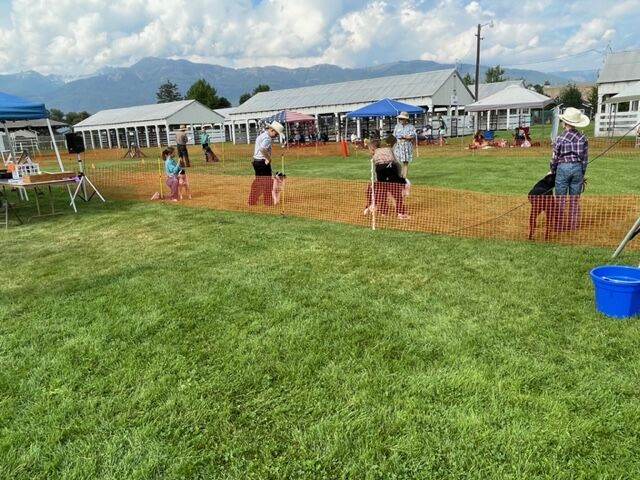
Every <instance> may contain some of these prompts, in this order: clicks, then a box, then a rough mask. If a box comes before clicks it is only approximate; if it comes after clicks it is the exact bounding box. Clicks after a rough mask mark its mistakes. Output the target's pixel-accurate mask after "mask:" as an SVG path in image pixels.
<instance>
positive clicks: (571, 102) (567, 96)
mask: <svg viewBox="0 0 640 480" xmlns="http://www.w3.org/2000/svg"><path fill="white" fill-rule="evenodd" d="M558 99H559V102H560V103H561V104H562V106H563V107H564V108H567V107H574V108H578V109H580V108H582V93H580V90H578V87H576V84H575V83H570V84H569V85H567V86H566V87H564V88H563V89H562V90H560V96H559V97H558Z"/></svg>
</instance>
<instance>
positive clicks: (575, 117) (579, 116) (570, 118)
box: [560, 107, 589, 127]
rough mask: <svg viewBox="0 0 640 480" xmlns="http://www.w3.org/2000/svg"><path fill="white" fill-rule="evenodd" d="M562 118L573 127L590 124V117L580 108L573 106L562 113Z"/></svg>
mask: <svg viewBox="0 0 640 480" xmlns="http://www.w3.org/2000/svg"><path fill="white" fill-rule="evenodd" d="M560 120H562V121H563V122H564V123H566V124H567V125H571V126H572V127H586V126H587V125H589V117H587V116H586V115H583V113H582V112H581V111H580V110H578V109H577V108H573V107H569V108H567V109H566V110H565V111H564V113H563V114H562V115H560Z"/></svg>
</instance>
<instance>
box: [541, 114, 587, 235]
mask: <svg viewBox="0 0 640 480" xmlns="http://www.w3.org/2000/svg"><path fill="white" fill-rule="evenodd" d="M560 120H561V121H562V123H563V124H564V132H562V134H560V135H559V136H558V138H556V140H555V142H554V145H553V155H552V157H551V162H550V169H551V173H555V174H556V185H555V186H556V196H557V199H556V200H557V201H556V208H557V216H556V218H557V225H556V228H557V230H576V229H577V228H578V218H579V216H580V204H579V200H580V193H582V187H583V184H584V174H585V172H586V171H587V163H588V161H589V142H588V140H587V137H586V135H584V134H583V133H581V132H579V131H578V130H576V127H578V128H582V127H586V126H587V125H589V117H587V116H586V115H583V114H582V113H581V112H580V110H578V109H576V108H573V107H569V108H567V109H566V110H565V111H564V113H563V114H562V115H560ZM567 194H569V219H568V223H565V222H564V204H565V197H566V195H567Z"/></svg>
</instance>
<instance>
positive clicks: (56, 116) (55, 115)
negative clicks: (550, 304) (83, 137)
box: [49, 108, 64, 122]
mask: <svg viewBox="0 0 640 480" xmlns="http://www.w3.org/2000/svg"><path fill="white" fill-rule="evenodd" d="M49 118H50V119H51V120H55V121H56V122H64V113H63V111H62V110H58V109H57V108H52V109H50V110H49Z"/></svg>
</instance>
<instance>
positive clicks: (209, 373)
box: [0, 152, 640, 479]
mask: <svg viewBox="0 0 640 480" xmlns="http://www.w3.org/2000/svg"><path fill="white" fill-rule="evenodd" d="M601 160H602V161H600V160H599V161H597V162H594V163H593V165H592V166H590V170H589V172H590V174H589V176H590V179H591V180H590V185H589V192H593V193H594V194H599V193H616V192H629V193H637V192H638V187H637V185H638V184H639V181H640V172H638V167H637V166H636V163H637V162H634V161H633V159H630V158H628V157H623V156H615V155H612V156H609V157H607V158H603V159H601ZM238 161H240V160H238ZM367 161H368V160H367V158H366V157H364V156H362V157H349V158H347V159H344V158H341V157H337V156H336V157H329V158H324V159H318V158H311V159H304V158H289V159H287V162H288V163H287V171H288V173H289V174H290V175H309V176H321V177H327V178H331V177H332V176H340V177H342V178H366V174H367V169H366V168H367ZM547 161H548V159H547V158H543V157H542V156H541V157H540V158H509V159H505V158H500V157H496V156H486V155H477V156H471V157H470V156H469V155H468V154H465V153H460V155H459V156H458V153H455V154H454V153H451V152H449V154H448V155H447V156H446V158H443V157H442V156H441V157H440V158H438V157H437V156H436V155H434V156H433V157H428V156H426V157H425V158H421V159H420V160H419V161H417V162H416V163H415V165H413V166H412V171H413V173H414V177H413V178H414V179H415V180H414V181H416V182H419V183H425V184H432V185H438V186H447V187H452V188H463V189H469V190H479V191H489V192H507V193H514V194H515V193H518V194H521V193H523V192H526V191H527V190H528V189H529V188H530V187H531V185H532V183H533V182H534V181H535V180H536V179H537V178H538V177H539V176H541V175H542V174H544V172H545V171H546V162H547ZM363 166H364V168H363ZM219 167H220V166H216V167H215V168H219ZM246 167H247V168H246V169H247V174H250V171H249V168H248V165H247V166H246ZM363 172H364V176H363ZM410 172H411V171H410ZM58 200H59V202H60V204H61V206H63V204H64V201H65V199H64V198H63V197H59V198H58ZM79 209H80V213H79V214H78V215H71V214H67V215H62V216H60V217H56V218H48V219H42V220H39V221H36V222H32V223H28V224H26V225H24V226H21V227H12V228H10V229H9V230H8V231H6V232H3V233H1V234H0V248H1V249H2V251H3V256H2V258H3V271H4V281H3V282H2V285H1V287H0V296H1V298H2V302H0V362H1V363H0V364H1V366H2V368H1V369H0V432H1V435H0V478H7V479H9V478H10V479H45V478H65V479H66V478H71V479H86V478H109V479H124V478H127V479H128V478H135V479H137V478H139V479H147V478H169V479H173V478H176V479H178V478H185V479H192V478H203V479H204V478H206V479H209V478H215V479H217V478H220V479H252V478H254V479H265V478H266V479H280V478H291V479H334V478H345V479H351V478H354V479H355V478H358V479H359V478H363V479H394V478H395V479H405V478H406V479H415V478H438V479H440V478H443V479H448V478H465V479H467V478H470V479H493V478H495V479H505V478H513V479H529V478H554V479H562V478H567V479H573V478H585V479H587V478H588V479H591V478H616V479H617V478H636V477H638V476H640V460H639V458H640V447H639V446H638V437H639V436H640V413H639V412H640V409H638V394H639V392H638V383H639V380H640V379H639V378H638V377H639V374H638V372H640V360H639V358H640V357H638V354H637V352H638V351H639V347H640V335H639V334H640V325H639V324H638V321H637V320H636V319H631V320H614V319H610V318H607V317H604V316H603V315H601V314H599V313H598V312H597V311H596V310H595V308H594V304H593V287H592V285H591V281H590V279H589V276H588V272H589V270H590V269H591V268H592V267H594V266H596V265H600V264H605V263H610V262H611V259H610V256H611V253H612V252H611V251H610V250H608V249H607V250H604V249H598V248H587V247H575V246H574V247H563V246H558V245H554V244H545V243H526V242H498V241H485V240H474V239H460V238H454V237H448V236H443V235H428V234H422V233H412V232H402V231H395V230H376V231H371V230H370V229H366V228H361V227H356V226H349V225H337V224H331V223H323V222H316V221H310V220H304V219H299V218H288V217H281V216H272V215H268V216H262V215H256V214H246V213H230V212H221V211H214V210H208V209H198V208H183V207H180V206H175V205H168V204H158V203H136V202H114V201H110V202H108V203H106V204H102V203H100V202H96V201H92V202H91V203H88V204H84V203H82V204H81V205H80V206H79ZM616 262H617V263H624V264H635V265H637V264H638V263H640V259H639V254H638V251H637V250H634V249H632V248H627V249H626V250H625V251H624V252H623V254H622V256H621V257H620V258H618V259H617V260H616Z"/></svg>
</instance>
